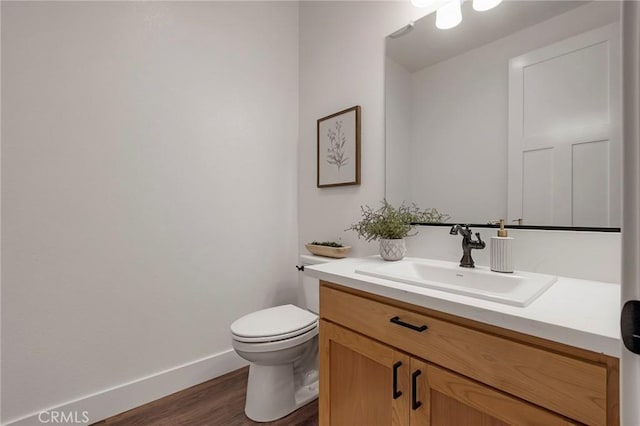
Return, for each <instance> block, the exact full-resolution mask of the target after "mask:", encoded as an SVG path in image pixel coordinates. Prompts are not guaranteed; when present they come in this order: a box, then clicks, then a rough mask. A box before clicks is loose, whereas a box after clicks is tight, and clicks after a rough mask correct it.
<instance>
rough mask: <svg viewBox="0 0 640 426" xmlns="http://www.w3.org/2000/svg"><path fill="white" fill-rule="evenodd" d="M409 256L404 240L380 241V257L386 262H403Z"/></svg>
mask: <svg viewBox="0 0 640 426" xmlns="http://www.w3.org/2000/svg"><path fill="white" fill-rule="evenodd" d="M405 254H407V247H406V246H405V245H404V238H400V239H397V240H385V239H381V240H380V256H381V257H382V258H383V259H384V260H401V259H402V258H403V257H404V255H405Z"/></svg>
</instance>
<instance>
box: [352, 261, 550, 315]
mask: <svg viewBox="0 0 640 426" xmlns="http://www.w3.org/2000/svg"><path fill="white" fill-rule="evenodd" d="M356 273H358V274H362V275H368V276H372V277H376V278H384V279H387V280H391V281H398V282H402V283H405V284H411V285H415V286H418V287H427V288H433V289H436V290H441V291H446V292H449V293H456V294H463V295H465V296H471V297H476V298H479V299H486V300H491V301H493V302H498V303H503V304H506V305H513V306H520V307H525V306H528V305H529V304H530V303H531V302H533V301H534V300H535V299H536V298H537V297H538V296H540V295H541V294H542V293H544V292H545V290H547V289H548V288H549V287H551V285H553V283H555V282H556V280H557V279H558V277H556V276H552V275H543V274H536V273H532V272H519V271H516V272H514V273H512V274H503V273H499V272H493V271H491V270H490V269H489V268H487V267H476V268H461V267H460V266H459V265H458V264H457V263H453V262H444V261H440V260H429V259H410V258H409V259H405V260H401V261H398V262H389V263H384V264H380V263H370V264H364V265H362V266H359V267H357V268H356Z"/></svg>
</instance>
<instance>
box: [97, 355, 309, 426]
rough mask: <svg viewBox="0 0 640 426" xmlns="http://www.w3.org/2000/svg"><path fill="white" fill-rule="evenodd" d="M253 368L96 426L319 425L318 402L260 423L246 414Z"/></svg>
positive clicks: (178, 393)
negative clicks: (273, 420) (249, 380)
mask: <svg viewBox="0 0 640 426" xmlns="http://www.w3.org/2000/svg"><path fill="white" fill-rule="evenodd" d="M248 374H249V367H245V368H241V369H240V370H236V371H233V372H231V373H229V374H226V375H224V376H220V377H217V378H215V379H213V380H209V381H208V382H204V383H201V384H199V385H196V386H193V387H191V388H188V389H185V390H183V391H180V392H177V393H174V394H172V395H169V396H166V397H164V398H162V399H158V400H156V401H152V402H150V403H148V404H145V405H143V406H141V407H137V408H134V409H133V410H129V411H126V412H124V413H122V414H118V415H116V416H113V417H110V418H108V419H105V420H103V421H101V422H98V423H95V425H96V426H135V425H141V426H147V425H167V426H181V425H189V426H191V425H193V426H199V425H203V426H204V425H209V426H245V425H278V426H317V425H318V401H317V400H316V401H314V402H312V403H310V404H307V405H305V406H304V407H302V408H300V409H299V410H297V411H294V412H293V413H291V414H289V415H288V416H287V417H285V418H284V419H281V420H277V421H275V422H270V423H256V422H253V421H251V420H249V419H248V418H247V416H246V415H245V414H244V401H245V393H246V386H247V376H248Z"/></svg>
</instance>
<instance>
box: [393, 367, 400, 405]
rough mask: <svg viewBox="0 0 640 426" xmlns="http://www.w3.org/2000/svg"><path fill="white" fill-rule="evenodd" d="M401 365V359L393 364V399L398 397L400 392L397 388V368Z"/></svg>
mask: <svg viewBox="0 0 640 426" xmlns="http://www.w3.org/2000/svg"><path fill="white" fill-rule="evenodd" d="M401 365H402V361H398V362H396V363H395V364H393V399H398V398H400V396H401V395H402V392H401V391H399V390H398V368H400V366H401Z"/></svg>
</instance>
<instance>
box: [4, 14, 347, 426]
mask: <svg viewBox="0 0 640 426" xmlns="http://www.w3.org/2000/svg"><path fill="white" fill-rule="evenodd" d="M2 89H3V93H2V95H3V96H2V111H3V113H4V115H3V123H2V144H3V146H2V185H3V188H2V207H3V209H2V228H3V241H2V266H3V270H2V421H3V422H8V421H12V420H13V419H16V418H19V417H22V416H27V415H29V414H31V413H33V412H37V411H38V410H41V409H45V408H48V407H52V406H57V405H59V404H64V403H66V402H68V401H70V400H73V399H76V398H80V399H81V401H80V402H79V403H76V404H75V405H73V407H75V408H78V409H80V410H82V409H87V407H88V406H87V405H83V403H82V401H83V400H82V398H85V397H89V398H88V399H87V400H86V402H87V404H89V403H90V402H91V401H93V402H91V404H94V405H91V404H90V405H91V406H92V407H93V406H95V407H98V408H97V409H96V411H91V410H90V412H89V415H90V418H91V420H92V421H95V420H99V417H100V416H101V415H102V416H104V415H108V414H114V412H117V411H122V410H123V409H127V408H130V407H132V406H134V405H138V404H141V403H143V402H146V400H149V399H154V398H157V397H159V396H161V394H162V393H168V392H173V391H175V390H177V388H179V387H186V386H189V385H193V384H195V383H198V382H200V381H203V380H206V379H207V378H209V377H212V376H215V375H216V374H220V373H222V372H224V370H229V369H233V368H236V367H237V366H239V365H240V364H241V363H242V362H241V361H239V359H238V358H237V357H235V355H234V354H233V352H232V351H231V342H230V337H229V332H228V327H229V324H230V323H231V322H232V321H233V320H235V319H236V318H238V317H239V316H241V315H243V314H245V313H247V312H250V311H253V310H256V309H259V308H262V307H266V306H272V305H274V304H276V303H283V302H288V301H291V300H294V299H295V282H296V280H297V277H296V273H295V269H294V268H293V266H294V264H295V262H296V261H297V256H296V255H297V244H296V242H297V235H296V232H297V228H296V219H297V212H296V206H297V200H296V178H297V174H296V170H297V166H296V161H297V159H296V147H297V144H296V138H297V136H298V128H297V121H298V120H297V117H298V5H297V4H296V3H294V2H282V3H274V2H257V3H244V2H238V3H222V2H206V3H204V2H202V3H200V2H194V3H181V2H177V3H165V2H135V3H134V2H131V3H128V2H70V3H67V2H51V3H47V2H38V3H36V2H18V3H13V2H2ZM353 101H355V99H353ZM217 355H219V356H217ZM183 364H186V365H183ZM196 364H197V366H196V367H197V368H196V367H194V365H196ZM182 367H185V369H187V370H188V371H186V372H185V373H184V374H183V375H181V376H180V369H181V368H182ZM187 367H188V368H187ZM167 369H173V371H171V372H170V373H171V374H172V375H171V376H170V375H169V374H168V373H167V375H166V376H167V377H169V376H170V379H171V380H169V379H167V380H165V382H163V384H162V386H155V385H153V386H151V385H148V386H146V387H144V386H143V385H141V384H140V383H137V384H136V383H133V384H131V386H130V387H129V388H127V386H128V385H129V384H130V383H129V382H131V381H135V380H137V379H141V378H145V377H146V376H152V377H151V378H148V377H147V378H148V379H149V380H151V379H154V380H155V379H158V377H159V376H161V375H162V374H159V376H154V375H155V374H156V373H161V372H163V371H164V370H167ZM196 370H197V371H196ZM188 375H192V376H188ZM158 380H160V379H158ZM149 383H151V382H149ZM154 383H156V382H154ZM133 385H135V386H138V387H134V386H133ZM118 386H122V388H118ZM114 387H115V388H114ZM105 390H108V392H106V393H105V394H104V395H105V397H104V398H103V399H99V397H100V395H102V394H101V392H103V391H105ZM126 392H129V394H128V395H125V394H126ZM94 393H95V395H92V394H94ZM118 395H120V396H118ZM96 398H98V399H99V401H98V402H95V401H96ZM89 400H91V401H89ZM22 423H23V424H31V423H37V421H36V420H35V419H34V418H27V419H26V420H25V421H24V422H22Z"/></svg>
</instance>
